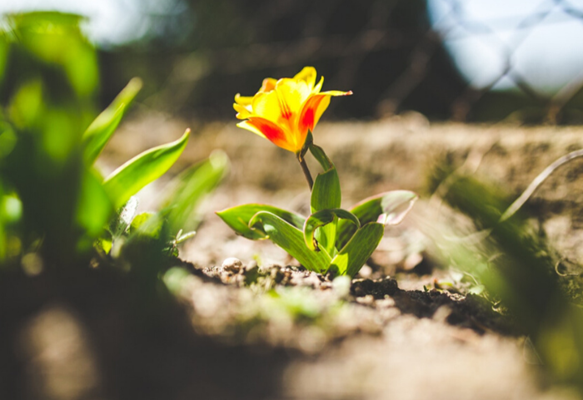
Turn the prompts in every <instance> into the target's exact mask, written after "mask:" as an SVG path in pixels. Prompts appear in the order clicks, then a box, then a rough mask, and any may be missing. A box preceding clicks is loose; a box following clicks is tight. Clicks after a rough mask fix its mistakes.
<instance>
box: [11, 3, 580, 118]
mask: <svg viewBox="0 0 583 400" xmlns="http://www.w3.org/2000/svg"><path fill="white" fill-rule="evenodd" d="M31 9H35V10H38V9H57V10H62V11H68V12H76V13H81V14H83V15H86V16H88V17H89V21H88V22H87V23H86V30H87V32H88V34H89V35H90V37H91V38H92V40H93V41H95V43H96V44H97V45H98V47H99V50H100V60H101V68H102V74H103V75H102V83H103V87H102V93H101V99H102V102H103V104H104V105H105V104H107V103H108V102H109V101H110V100H111V99H112V98H113V97H114V96H115V94H116V93H117V92H118V91H119V90H120V88H121V87H123V85H124V84H125V83H126V82H127V81H128V80H129V79H130V78H131V77H132V76H135V75H138V76H140V77H142V78H143V79H144V81H145V83H146V85H145V90H144V91H143V94H142V100H143V104H145V105H146V106H148V107H151V108H153V109H156V110H163V111H167V112H169V113H171V114H173V115H180V116H182V117H188V118H196V119H198V120H201V121H209V120H225V119H231V118H233V111H232V108H231V104H232V98H233V95H234V93H236V92H241V93H243V94H252V93H254V92H255V91H256V90H257V89H258V88H259V86H260V82H261V80H262V79H263V78H264V77H265V76H273V77H276V78H277V77H283V76H291V75H293V74H295V73H296V72H297V71H299V70H300V69H301V68H302V67H303V66H304V65H313V66H315V67H316V68H317V70H318V71H319V73H321V74H322V75H324V76H325V77H326V83H325V88H328V89H340V90H348V89H352V90H353V91H354V92H355V96H353V97H351V98H349V99H345V100H344V101H342V102H333V103H332V105H331V109H330V111H329V112H328V113H327V115H326V118H329V119H330V118H331V119H346V118H359V119H363V118H366V119H370V118H379V117H386V116H390V115H394V114H398V113H401V112H403V111H408V110H414V111H418V112H420V113H422V114H424V115H426V116H427V117H428V118H430V119H432V120H448V119H454V120H460V121H502V120H512V121H518V122H525V123H560V124H573V123H575V124H578V123H581V122H583V112H582V111H581V110H582V107H583V93H582V91H581V86H582V84H583V74H582V73H581V72H580V71H582V70H583V68H582V67H583V42H581V41H580V38H581V37H582V35H583V1H582V0H506V1H501V0H494V1H488V0H470V1H466V0H319V1H317V2H313V1H307V0H244V1H240V0H196V1H195V0H163V1H153V0H107V1H86V2H74V1H71V0H52V1H51V0H44V1H38V0H36V1H35V0H4V1H3V2H2V4H0V12H17V11H27V10H31Z"/></svg>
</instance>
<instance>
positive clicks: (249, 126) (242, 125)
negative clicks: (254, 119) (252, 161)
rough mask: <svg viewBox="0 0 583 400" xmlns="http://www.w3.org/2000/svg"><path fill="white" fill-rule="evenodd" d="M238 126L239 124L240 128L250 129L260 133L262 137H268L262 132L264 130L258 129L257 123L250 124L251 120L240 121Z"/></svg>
mask: <svg viewBox="0 0 583 400" xmlns="http://www.w3.org/2000/svg"><path fill="white" fill-rule="evenodd" d="M237 126H238V127H239V128H242V129H246V130H248V131H251V132H253V133H255V134H256V135H259V136H261V137H262V138H264V139H267V138H266V137H265V135H264V134H263V133H262V132H261V131H260V130H259V129H257V127H256V126H255V125H253V124H250V123H249V121H243V122H239V123H238V124H237Z"/></svg>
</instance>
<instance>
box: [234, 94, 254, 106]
mask: <svg viewBox="0 0 583 400" xmlns="http://www.w3.org/2000/svg"><path fill="white" fill-rule="evenodd" d="M235 103H237V104H241V105H242V106H248V105H251V103H253V96H241V95H240V94H239V93H237V94H236V95H235Z"/></svg>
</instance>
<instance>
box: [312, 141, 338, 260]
mask: <svg viewBox="0 0 583 400" xmlns="http://www.w3.org/2000/svg"><path fill="white" fill-rule="evenodd" d="M310 151H311V152H312V155H313V156H314V158H316V160H318V162H319V163H320V165H322V168H324V172H323V173H321V174H318V176H317V177H316V180H315V182H314V187H313V188H312V199H311V211H312V213H315V212H317V211H321V210H328V209H339V208H340V203H341V200H342V194H341V192H340V179H339V178H338V172H337V171H336V167H335V166H334V164H333V163H332V161H330V159H329V158H328V156H327V155H326V153H324V150H322V148H321V147H318V146H316V145H314V144H312V145H310ZM336 227H337V219H336V220H333V221H330V222H329V223H328V224H326V226H324V227H322V228H321V229H318V231H317V232H316V240H317V241H318V242H319V243H320V244H321V245H322V247H324V248H325V249H326V250H327V251H328V253H329V254H335V252H336V247H335V242H336Z"/></svg>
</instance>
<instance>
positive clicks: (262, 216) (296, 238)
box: [249, 211, 330, 272]
mask: <svg viewBox="0 0 583 400" xmlns="http://www.w3.org/2000/svg"><path fill="white" fill-rule="evenodd" d="M249 227H251V228H258V229H260V230H261V231H262V232H265V233H266V234H267V235H268V238H269V239H270V240H271V241H272V242H274V243H275V244H277V245H278V246H279V247H281V248H282V249H284V250H285V251H287V252H288V253H289V254H290V255H291V256H292V257H294V258H295V259H296V260H298V261H299V262H300V263H301V264H302V265H303V266H304V267H306V268H307V269H309V270H311V271H315V272H326V271H327V270H328V266H329V265H330V256H329V255H328V254H327V253H326V252H325V251H319V252H315V251H311V250H310V249H308V248H307V247H306V245H305V243H304V235H303V233H302V231H301V230H299V229H298V228H296V227H294V226H292V225H290V224H289V223H288V222H286V221H284V220H283V219H281V218H279V217H278V216H277V215H275V214H272V213H270V212H266V211H261V212H258V213H257V214H255V216H254V217H253V218H251V221H249Z"/></svg>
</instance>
